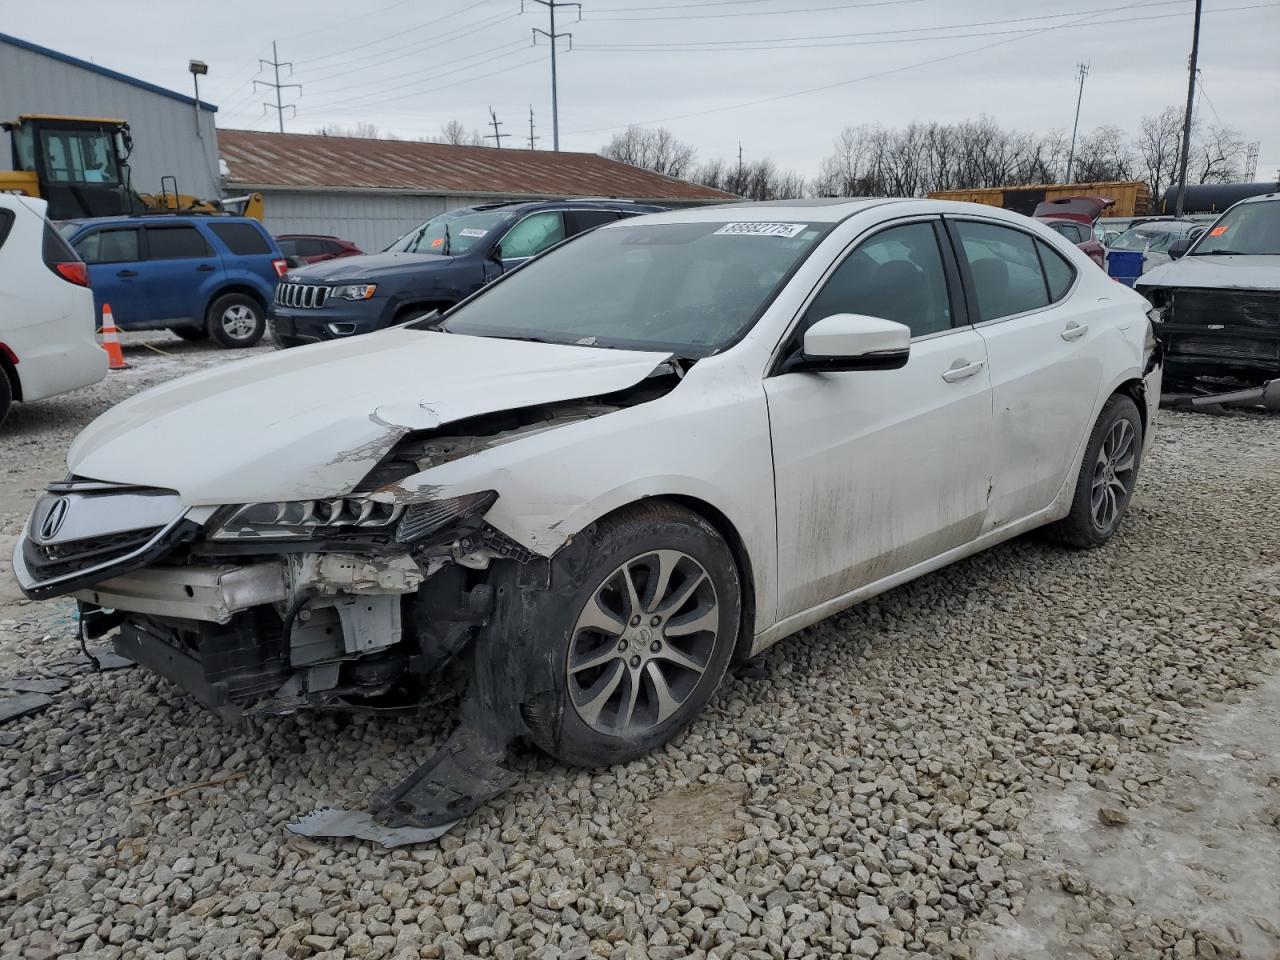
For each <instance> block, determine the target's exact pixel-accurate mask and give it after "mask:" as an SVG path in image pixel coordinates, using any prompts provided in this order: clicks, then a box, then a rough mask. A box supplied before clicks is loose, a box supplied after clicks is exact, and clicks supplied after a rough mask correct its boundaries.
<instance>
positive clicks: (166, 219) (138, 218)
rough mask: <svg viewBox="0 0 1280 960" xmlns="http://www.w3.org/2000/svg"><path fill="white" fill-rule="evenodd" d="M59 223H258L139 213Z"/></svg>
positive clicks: (213, 215) (233, 218)
mask: <svg viewBox="0 0 1280 960" xmlns="http://www.w3.org/2000/svg"><path fill="white" fill-rule="evenodd" d="M61 222H62V223H69V224H74V225H75V226H77V227H94V226H106V225H116V224H121V223H136V224H139V225H144V226H145V225H147V224H156V223H180V224H188V223H258V221H257V220H255V219H254V218H253V217H238V216H235V215H234V214H229V213H185V214H184V213H140V214H137V215H135V216H128V215H121V216H115V217H73V218H71V219H69V220H63V221H61Z"/></svg>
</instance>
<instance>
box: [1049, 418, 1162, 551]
mask: <svg viewBox="0 0 1280 960" xmlns="http://www.w3.org/2000/svg"><path fill="white" fill-rule="evenodd" d="M1141 465H1142V416H1141V415H1140V414H1139V413H1138V405H1137V404H1136V403H1134V402H1133V400H1132V399H1131V398H1129V397H1126V396H1124V395H1123V394H1119V393H1117V394H1114V395H1112V396H1111V398H1110V399H1108V400H1107V402H1106V404H1104V405H1103V407H1102V413H1101V414H1099V415H1098V421H1097V423H1095V424H1094V426H1093V432H1092V433H1091V434H1090V435H1089V445H1088V447H1087V448H1086V449H1085V454H1084V462H1083V463H1081V465H1080V475H1079V476H1078V477H1077V478H1076V492H1075V496H1074V497H1073V498H1072V500H1071V512H1070V513H1068V514H1067V516H1066V517H1065V518H1063V519H1062V520H1059V521H1058V522H1057V523H1055V524H1053V525H1052V526H1051V527H1049V533H1050V535H1051V536H1052V537H1053V538H1054V539H1055V540H1057V541H1059V542H1060V543H1064V544H1066V545H1067V546H1070V547H1076V548H1077V549H1081V550H1088V549H1092V548H1094V547H1100V546H1102V545H1103V544H1104V543H1106V542H1107V541H1108V540H1110V539H1111V537H1112V536H1113V535H1114V534H1115V532H1116V530H1117V528H1118V527H1119V526H1120V521H1121V520H1122V519H1124V513H1125V509H1126V508H1127V507H1128V506H1129V501H1130V500H1131V499H1132V498H1133V489H1134V486H1135V485H1136V484H1137V481H1138V469H1139V468H1140V467H1141ZM1099 492H1100V498H1099V496H1097V495H1096V494H1098V493H1099Z"/></svg>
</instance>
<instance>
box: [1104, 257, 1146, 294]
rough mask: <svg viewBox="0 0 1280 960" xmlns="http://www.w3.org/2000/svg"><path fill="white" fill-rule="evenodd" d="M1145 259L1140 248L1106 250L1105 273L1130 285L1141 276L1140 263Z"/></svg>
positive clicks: (1127, 285)
mask: <svg viewBox="0 0 1280 960" xmlns="http://www.w3.org/2000/svg"><path fill="white" fill-rule="evenodd" d="M1145 259H1146V257H1145V256H1144V255H1143V253H1142V251H1141V250H1108V251H1107V275H1108V276H1109V277H1112V278H1114V279H1116V280H1119V281H1120V282H1121V283H1123V284H1124V285H1125V286H1126V287H1132V286H1133V285H1134V283H1136V282H1137V280H1138V278H1139V277H1140V276H1142V263H1143V261H1144V260H1145Z"/></svg>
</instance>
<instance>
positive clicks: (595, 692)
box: [519, 502, 742, 767]
mask: <svg viewBox="0 0 1280 960" xmlns="http://www.w3.org/2000/svg"><path fill="white" fill-rule="evenodd" d="M580 537H585V538H586V539H588V540H589V542H590V547H589V548H588V549H587V550H586V552H585V554H583V555H581V557H580V558H579V559H580V560H581V562H580V563H579V562H575V563H574V564H573V569H566V570H563V571H562V572H560V573H559V575H560V576H563V577H565V578H566V580H568V581H569V583H570V586H569V588H568V589H567V591H559V590H557V591H554V592H552V591H545V592H543V593H541V594H539V595H538V597H537V599H536V600H535V602H534V607H533V609H532V611H531V613H532V614H533V620H532V622H534V623H536V624H537V625H538V626H539V628H541V629H539V631H538V633H539V638H538V640H537V641H536V642H534V643H532V644H530V645H528V646H525V647H524V648H523V654H522V655H523V658H524V659H525V661H526V662H525V663H522V664H519V669H520V670H521V671H522V672H523V674H524V676H525V677H527V678H528V682H527V684H526V689H534V690H548V691H549V690H554V701H555V703H556V704H557V705H558V707H557V708H556V709H551V710H546V709H540V708H538V707H537V706H534V705H530V704H528V703H526V704H524V705H523V706H522V714H523V715H524V717H525V719H526V721H527V724H528V732H529V739H531V740H532V741H533V742H534V743H535V744H536V745H537V746H539V747H541V748H542V749H543V750H545V751H546V752H547V753H549V754H551V756H553V757H555V758H556V759H557V760H560V761H562V762H564V763H569V764H573V765H576V766H581V767H600V766H605V765H609V764H615V763H625V762H627V761H630V760H634V759H636V758H638V757H642V756H644V755H645V754H647V753H649V752H650V751H652V750H654V749H655V748H657V747H659V746H661V745H662V744H664V743H666V742H667V741H668V740H670V739H671V738H672V737H674V736H676V734H678V733H679V732H680V731H682V730H684V729H685V728H686V727H688V726H689V725H690V724H691V723H692V722H693V721H694V720H695V719H696V718H697V716H698V714H699V713H701V712H702V709H703V708H704V707H705V706H706V705H707V703H708V701H709V700H710V699H711V697H712V695H713V694H714V693H715V690H716V688H717V687H718V686H719V685H720V681H721V679H722V678H723V677H724V673H725V670H726V669H727V668H728V665H729V660H730V657H732V655H733V651H734V646H735V643H736V640H737V636H738V628H739V623H740V620H741V605H742V600H741V598H742V589H741V584H740V581H739V574H738V567H737V564H736V562H735V561H734V558H733V554H732V552H731V551H730V550H729V547H728V545H727V544H726V543H725V542H724V540H723V539H722V538H721V537H720V535H719V534H718V533H717V532H716V530H715V529H714V528H713V527H712V526H711V525H710V524H709V523H707V522H706V521H705V520H703V519H702V518H701V517H699V516H697V515H696V514H694V513H691V512H689V511H687V510H684V509H682V508H680V507H677V506H675V505H673V504H666V503H661V502H654V503H647V504H640V505H637V506H635V507H632V508H629V509H628V510H626V511H624V512H621V513H619V514H617V515H615V516H614V517H611V518H608V519H607V520H605V521H602V522H600V523H599V524H596V525H594V527H592V528H588V530H586V531H584V532H583V534H581V535H580ZM664 572H665V574H666V578H667V579H666V584H667V589H666V590H665V591H663V593H662V595H661V596H658V597H655V596H654V593H655V591H656V590H657V589H658V587H659V586H660V584H661V583H662V581H663V575H664ZM556 575H557V574H553V576H556ZM628 577H629V578H630V581H631V583H632V584H633V585H634V587H635V593H636V595H637V597H638V599H639V600H640V607H641V610H642V611H643V617H641V616H640V615H639V614H636V613H633V612H632V611H633V610H634V608H633V607H632V606H631V601H630V600H629V599H628V598H627V596H626V592H625V591H626V587H625V584H626V582H627V578H628ZM686 591H688V592H687V593H686ZM682 596H685V597H686V599H684V600H683V601H682V600H681V599H680V598H681V597H682ZM673 603H674V604H675V605H676V606H674V607H672V606H670V604H673ZM655 611H656V612H655ZM624 621H625V625H624V628H623V630H622V631H621V635H619V631H618V626H619V625H621V624H624ZM690 627H698V628H701V629H694V630H690ZM675 628H680V632H679V634H677V633H676V632H675ZM668 630H671V631H672V633H670V634H668V633H667V631H668ZM624 642H625V643H626V644H627V649H626V650H625V651H623V650H622V649H621V644H622V643H624ZM658 678H661V681H662V683H661V686H662V687H663V688H665V694H666V699H665V700H664V699H663V696H662V695H661V694H660V692H659V683H658ZM632 691H634V694H633V693H632ZM628 706H629V707H630V708H631V714H630V720H629V722H628V720H627V717H626V716H625V715H624V711H626V710H627V708H628Z"/></svg>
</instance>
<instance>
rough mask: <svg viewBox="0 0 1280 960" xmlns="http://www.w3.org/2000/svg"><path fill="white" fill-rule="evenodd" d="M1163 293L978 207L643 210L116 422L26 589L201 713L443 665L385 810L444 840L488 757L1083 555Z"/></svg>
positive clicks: (615, 745)
mask: <svg viewBox="0 0 1280 960" xmlns="http://www.w3.org/2000/svg"><path fill="white" fill-rule="evenodd" d="M1148 309H1149V305H1148V304H1147V302H1146V301H1145V300H1143V298H1142V297H1140V296H1138V295H1137V294H1135V293H1134V292H1133V291H1132V290H1130V289H1128V288H1127V287H1124V286H1122V285H1120V284H1118V283H1115V282H1114V281H1113V280H1111V279H1110V278H1109V277H1107V276H1106V274H1104V273H1103V272H1102V271H1100V270H1098V269H1097V268H1096V267H1095V266H1094V265H1093V264H1092V263H1091V262H1090V260H1089V259H1088V258H1087V257H1086V256H1085V255H1084V254H1083V253H1081V252H1080V250H1079V249H1077V248H1076V246H1075V245H1074V244H1072V243H1070V242H1069V241H1067V240H1066V239H1064V238H1063V237H1062V236H1060V235H1059V234H1057V233H1055V232H1054V231H1053V230H1051V229H1049V228H1048V227H1045V226H1044V225H1042V224H1039V223H1036V222H1035V221H1033V220H1030V219H1028V218H1026V217H1023V216H1020V215H1018V214H1013V213H1007V212H1005V211H1002V210H997V209H993V208H991V207H987V206H978V205H970V204H958V203H949V202H945V201H932V200H831V201H825V200H824V201H817V200H815V201H795V202H783V203H773V204H768V203H766V204H736V205H731V206H722V207H714V208H703V209H697V210H685V211H679V212H671V213H664V214H657V215H652V216H642V217H636V218H634V219H630V220H625V221H621V222H618V223H614V224H609V225H607V226H603V227H601V228H599V229H597V230H595V231H593V232H591V233H588V234H585V235H583V236H582V237H580V238H578V239H574V240H570V241H567V242H565V243H562V244H561V245H559V246H557V247H554V248H552V249H551V250H550V251H549V252H547V253H545V254H543V255H542V256H541V257H539V258H537V259H536V260H534V261H532V262H530V263H528V264H526V265H524V266H522V267H521V268H520V269H518V270H515V271H512V272H511V273H509V274H507V275H506V276H504V277H503V278H502V279H501V280H499V281H498V282H496V283H494V284H492V285H490V286H488V287H486V288H485V289H484V290H482V291H481V292H479V293H478V294H476V295H474V296H473V297H471V298H470V299H469V300H467V301H464V302H463V303H462V304H460V305H459V306H457V307H455V308H453V309H452V310H450V311H449V312H448V313H446V314H444V315H443V316H442V317H435V316H433V317H428V318H424V319H422V320H418V321H415V322H413V323H410V324H407V325H404V326H400V327H397V328H394V329H391V330H387V331H384V332H381V333H376V334H373V335H370V336H367V337H361V338H359V340H357V341H348V342H336V343H329V344H321V345H316V346H309V347H303V348H301V349H298V350H290V351H286V352H283V353H276V354H273V355H271V356H266V357H261V358H256V359H253V360H246V361H243V362H240V363H237V364H235V365H233V366H231V367H229V368H226V369H223V370H219V371H211V372H206V373H200V374H196V375H194V376H191V377H187V378H185V379H183V380H178V381H174V382H171V383H169V384H166V385H164V386H161V387H158V388H156V389H154V390H151V391H149V392H147V393H145V394H142V395H140V396H137V397H135V398H133V399H130V400H127V401H125V402H124V403H122V404H120V405H119V406H117V407H116V408H114V409H113V410H111V411H109V412H108V413H106V414H104V415H103V416H102V417H100V418H99V419H98V420H97V421H96V422H95V423H94V424H93V425H92V426H90V427H89V428H88V429H87V430H85V431H84V432H83V433H82V434H81V435H80V437H79V438H78V439H77V440H76V442H75V444H74V445H73V446H72V448H71V452H70V455H69V464H70V468H71V472H72V476H71V477H70V478H69V479H68V480H66V481H63V482H59V483H58V484H55V485H53V486H52V487H51V488H50V489H49V490H48V491H47V493H46V494H45V495H44V496H42V497H41V498H40V500H39V502H38V503H37V504H36V506H35V509H34V511H33V512H32V515H31V518H30V520H29V522H28V525H27V529H26V532H25V534H24V536H23V537H22V539H21V542H20V543H19V545H18V549H17V552H16V555H15V558H14V567H15V571H16V573H17V575H18V578H19V580H20V582H21V585H22V587H23V589H24V590H25V591H26V592H27V594H28V595H29V596H32V597H45V596H52V595H56V594H59V593H72V594H74V595H75V596H76V597H77V598H78V599H79V600H80V609H81V618H82V622H83V624H84V627H85V630H86V632H87V634H88V635H89V636H98V635H105V634H106V633H108V632H112V631H115V644H116V646H117V648H118V649H119V650H120V651H121V652H122V653H124V654H127V655H128V656H130V657H132V658H133V659H135V660H137V661H140V662H142V663H144V664H146V665H148V666H150V667H151V668H152V669H154V670H156V671H158V672H160V673H162V674H164V675H165V676H167V677H169V678H170V679H172V680H173V681H175V682H176V683H178V684H180V685H181V686H183V687H185V688H186V689H187V690H189V691H190V692H191V693H192V694H193V695H195V696H196V697H197V698H198V699H200V700H201V701H202V702H203V703H205V704H206V705H207V706H209V707H210V708H212V709H214V710H217V711H219V712H221V713H224V714H231V715H236V714H242V713H245V712H253V713H279V712H289V711H292V710H297V709H301V708H338V709H351V708H368V707H380V706H391V705H395V704H400V705H404V704H414V703H417V702H419V701H420V700H421V699H422V698H424V697H426V696H428V695H429V692H430V691H431V689H432V688H433V685H435V684H437V683H438V681H440V680H441V679H442V678H448V677H456V678H460V679H465V681H466V690H467V694H466V696H465V697H464V698H463V702H462V707H461V715H462V720H463V722H462V723H461V725H460V726H459V727H458V729H457V731H456V732H455V733H454V735H453V736H452V738H451V739H450V741H449V743H448V745H447V746H446V747H445V748H444V749H443V750H442V751H441V752H440V753H439V754H437V756H436V757H435V758H434V759H433V760H432V761H431V762H430V763H428V764H427V765H426V766H425V767H423V768H422V769H421V770H419V771H418V772H417V773H416V774H414V775H413V776H411V777H410V778H409V779H408V780H406V781H405V782H404V783H403V784H401V785H400V786H399V787H398V788H396V789H395V790H394V791H392V792H391V793H388V794H386V795H384V796H382V797H381V798H379V800H378V802H377V803H376V804H375V807H374V809H375V810H376V811H377V812H378V814H379V816H380V817H382V819H383V820H384V821H386V822H400V823H412V824H417V825H420V826H423V825H432V824H440V823H443V822H446V821H448V820H451V819H455V818H456V817H457V816H460V815H461V814H462V813H465V812H467V811H468V810H470V809H473V808H474V806H476V805H477V804H478V803H480V802H482V801H483V800H484V799H486V798H487V797H489V796H492V795H494V794H495V793H496V792H497V791H498V790H500V789H502V787H503V785H504V784H506V783H507V782H509V776H508V775H506V774H505V773H504V772H503V771H502V768H501V761H502V757H503V755H504V754H505V750H506V748H507V745H508V744H509V743H511V742H512V741H513V740H516V739H519V738H524V739H526V740H529V741H532V742H533V743H536V744H537V745H539V746H540V747H542V748H543V749H545V750H546V751H548V752H549V753H551V754H552V755H554V756H556V757H558V758H560V759H562V760H564V761H567V762H571V763H575V764H583V765H588V766H590V765H599V764H604V763H613V762H621V761H626V760H629V759H633V758H635V757H638V756H640V755H641V754H643V753H644V752H646V751H648V750H650V749H653V748H654V747H657V746H658V745H660V744H662V743H663V742H665V741H667V740H668V739H670V738H671V737H672V736H674V735H675V734H676V733H677V732H679V731H680V730H681V729H682V728H683V727H685V726H687V725H688V724H690V723H692V722H693V720H694V718H695V717H696V716H697V715H698V713H699V711H701V709H702V708H703V706H704V705H705V704H706V703H707V701H708V700H709V699H710V697H711V696H712V694H713V693H714V691H715V689H716V687H717V685H718V684H719V682H720V680H721V678H722V677H723V676H724V673H725V670H726V669H727V667H728V666H729V664H730V663H731V662H732V661H734V660H735V659H738V660H741V659H745V658H748V657H751V656H753V655H755V654H758V653H759V652H760V651H762V650H764V649H765V648H766V647H768V646H770V645H771V644H773V643H775V642H777V641H778V640H780V639H782V638H783V637H785V636H787V635H788V634H791V633H794V632H795V631H797V630H799V629H801V628H802V627H804V626H806V625H807V624H810V623H813V622H815V621H817V620H820V619H821V618H823V617H826V616H829V615H831V614H833V613H835V612H837V611H839V610H841V609H843V608H845V607H848V606H849V605H851V604H853V603H856V602H858V601H860V600H863V599H865V598H867V597H870V596H872V595H874V594H876V593H879V592H881V591H883V590H886V589H888V588H890V587H893V586H895V585H897V584H900V583H903V582H905V581H907V580H910V579H912V578H913V577H918V576H920V575H921V574H924V573H928V572H929V571H931V570H936V569H937V568H939V567H941V566H943V565H945V564H948V563H951V562H953V561H955V560H958V559H960V558H961V557H964V556H967V555H969V554H972V553H974V552H976V551H978V550H982V549H984V548H986V547H989V546H991V545H992V544H995V543H999V542H1000V541H1002V540H1007V539H1009V538H1010V537H1014V536H1016V535H1018V534H1020V533H1023V532H1025V531H1028V530H1031V529H1033V528H1036V527H1042V526H1046V525H1052V528H1053V531H1054V533H1055V534H1056V536H1057V537H1058V538H1059V539H1060V540H1062V541H1064V542H1065V543H1067V544H1070V545H1073V546H1076V547H1094V546H1098V545H1101V544H1103V543H1105V542H1106V541H1107V540H1108V539H1109V538H1110V537H1111V536H1112V535H1113V534H1114V533H1115V531H1116V529H1117V527H1118V525H1119V524H1120V521H1121V518H1122V516H1123V514H1124V512H1125V508H1126V507H1127V505H1128V503H1129V500H1130V497H1131V496H1132V494H1133V490H1134V485H1135V483H1136V481H1137V476H1138V470H1139V467H1140V464H1141V462H1142V454H1143V451H1144V449H1145V448H1146V445H1147V444H1148V443H1149V442H1150V438H1151V432H1152V429H1153V427H1154V424H1155V418H1156V411H1157V403H1158V399H1159V395H1160V366H1159V356H1158V352H1157V350H1156V343H1155V339H1154V337H1153V335H1152V328H1151V322H1150V319H1149V317H1148Z"/></svg>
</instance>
